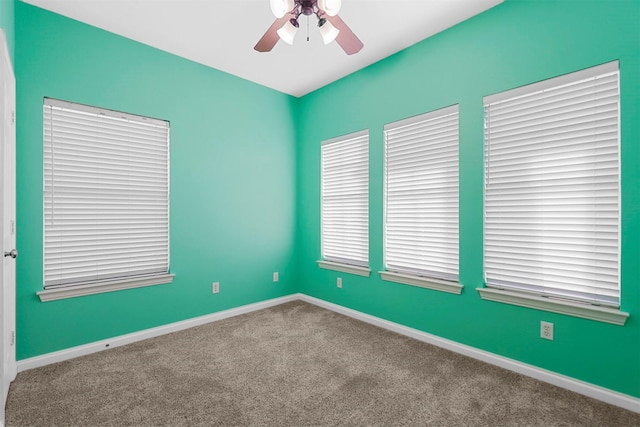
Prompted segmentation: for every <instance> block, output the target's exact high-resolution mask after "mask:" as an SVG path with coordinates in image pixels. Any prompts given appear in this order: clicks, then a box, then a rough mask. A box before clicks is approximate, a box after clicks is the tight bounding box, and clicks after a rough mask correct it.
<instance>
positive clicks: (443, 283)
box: [378, 271, 464, 295]
mask: <svg viewBox="0 0 640 427" xmlns="http://www.w3.org/2000/svg"><path fill="white" fill-rule="evenodd" d="M378 273H379V274H380V277H381V278H382V280H386V281H388V282H396V283H402V284H403V285H410V286H418V287H420V288H426V289H432V290H434V291H441V292H448V293H450V294H457V295H460V294H461V293H462V288H463V287H464V286H462V285H461V284H459V283H456V282H450V281H447V280H440V279H433V278H430V277H421V276H414V275H412V274H401V273H393V272H390V271H379V272H378Z"/></svg>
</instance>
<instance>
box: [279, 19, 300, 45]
mask: <svg viewBox="0 0 640 427" xmlns="http://www.w3.org/2000/svg"><path fill="white" fill-rule="evenodd" d="M299 26H300V24H298V20H297V19H290V20H288V21H287V22H285V24H284V25H283V26H282V27H280V29H279V30H278V31H277V33H278V37H280V40H282V41H283V42H285V43H287V44H293V38H294V37H295V36H296V32H297V31H298V27H299Z"/></svg>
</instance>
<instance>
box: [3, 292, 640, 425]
mask: <svg viewBox="0 0 640 427" xmlns="http://www.w3.org/2000/svg"><path fill="white" fill-rule="evenodd" d="M6 422H7V425H8V426H165V425H166V426H189V425H193V426H342V425H344V426H409V425H412V426H413V425H416V426H640V414H636V413H633V412H630V411H626V410H624V409H620V408H617V407H614V406H611V405H608V404H605V403H602V402H599V401H596V400H593V399H590V398H587V397H584V396H582V395H579V394H576V393H572V392H569V391H566V390H564V389H561V388H558V387H554V386H551V385H548V384H545V383H542V382H539V381H536V380H534V379H531V378H528V377H525V376H522V375H518V374H515V373H513V372H509V371H506V370H503V369H500V368H497V367H494V366H491V365H487V364H484V363H482V362H478V361H476V360H473V359H470V358H467V357H464V356H460V355H458V354H455V353H451V352H449V351H447V350H443V349H440V348H437V347H434V346H431V345H428V344H425V343H422V342H419V341H416V340H413V339H410V338H407V337H404V336H401V335H398V334H395V333H393V332H389V331H386V330H383V329H379V328H377V327H374V326H371V325H369V324H366V323H363V322H360V321H357V320H354V319H351V318H348V317H344V316H342V315H340V314H337V313H334V312H331V311H328V310H325V309H322V308H319V307H316V306H314V305H310V304H307V303H303V302H292V303H287V304H283V305H280V306H277V307H273V308H269V309H265V310H261V311H258V312H254V313H250V314H246V315H242V316H238V317H235V318H230V319H226V320H223V321H219V322H215V323H211V324H208V325H204V326H200V327H196V328H192V329H189V330H186V331H182V332H176V333H173V334H169V335H164V336H161V337H158V338H153V339H149V340H146V341H141V342H138V343H134V344H130V345H127V346H123V347H118V348H114V349H111V350H107V351H103V352H100V353H96V354H92V355H89V356H84V357H81V358H77V359H73V360H69V361H65V362H61V363H57V364H54V365H49V366H45V367H42V368H38V369H33V370H29V371H26V372H21V373H20V374H18V377H17V378H16V380H15V382H14V383H13V384H12V385H11V389H10V391H9V398H8V402H7V416H6Z"/></svg>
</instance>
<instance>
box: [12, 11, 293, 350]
mask: <svg viewBox="0 0 640 427" xmlns="http://www.w3.org/2000/svg"><path fill="white" fill-rule="evenodd" d="M16 30H17V39H16V54H17V57H16V67H15V68H16V78H17V87H18V100H17V115H18V117H19V119H18V127H17V198H18V202H17V221H18V243H17V244H18V248H20V249H19V250H20V257H19V258H18V263H17V328H18V329H17V331H18V332H17V335H18V345H17V358H18V359H24V358H28V357H32V356H36V355H40V354H43V353H48V352H52V351H55V350H60V349H64V348H68V347H71V346H76V345H80V344H84V343H88V342H92V341H96V340H100V339H104V338H109V337H113V336H118V335H121V334H125V333H128V332H133V331H138V330H141V329H145V328H150V327H154V326H158V325H162V324H166V323H169V322H174V321H179V320H183V319H187V318H191V317H195V316H199V315H204V314H208V313H212V312H215V311H219V310H223V309H227V308H230V307H237V306H240V305H244V304H248V303H253V302H256V301H262V300H266V299H269V298H275V297H278V296H282V295H288V294H291V293H293V292H294V291H295V289H296V288H295V281H294V277H295V265H294V261H293V259H294V256H293V247H294V237H295V236H294V232H295V149H296V146H295V133H294V118H295V117H294V114H295V109H296V107H297V103H298V100H297V99H296V98H293V97H290V96H287V95H283V94H281V93H279V92H276V91H273V90H271V89H267V88H264V87H262V86H259V85H256V84H253V83H250V82H247V81H245V80H242V79H239V78H237V77H233V76H231V75H228V74H225V73H222V72H219V71H216V70H213V69H210V68H207V67H204V66H201V65H198V64H196V63H193V62H190V61H187V60H184V59H180V58H178V57H176V56H173V55H170V54H168V53H165V52H162V51H159V50H156V49H153V48H150V47H148V46H144V45H142V44H138V43H135V42H133V41H131V40H128V39H125V38H122V37H119V36H115V35H113V34H110V33H107V32H105V31H102V30H99V29H96V28H93V27H90V26H87V25H84V24H81V23H78V22H76V21H73V20H70V19H67V18H64V17H61V16H59V15H56V14H53V13H50V12H46V11H44V10H42V9H39V8H36V7H33V6H30V5H28V4H26V3H22V2H18V3H17V4H16ZM45 96H47V97H53V98H60V99H64V100H68V101H73V102H78V103H83V104H89V105H96V106H99V107H103V108H109V109H114V110H119V111H125V112H130V113H135V114H140V115H146V116H150V117H157V118H160V119H166V120H169V121H170V122H171V207H170V209H171V213H170V221H171V222H170V227H171V235H170V246H171V253H170V256H171V269H170V270H171V272H173V273H175V275H176V276H175V280H174V283H173V284H170V285H160V286H152V287H146V288H138V289H132V290H126V291H119V292H112V293H106V294H101V295H92V296H85V297H79V298H72V299H67V300H61V301H54V302H47V303H41V302H40V301H39V299H38V298H37V297H36V292H37V291H39V290H41V289H42V101H43V97H45ZM274 271H278V272H279V273H280V281H279V282H278V283H273V282H272V272H274ZM213 281H219V282H220V294H218V295H212V294H211V282H213Z"/></svg>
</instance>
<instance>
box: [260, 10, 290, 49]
mask: <svg viewBox="0 0 640 427" xmlns="http://www.w3.org/2000/svg"><path fill="white" fill-rule="evenodd" d="M289 18H290V16H289V14H286V15H284V16H283V17H282V18H278V19H276V20H275V21H273V24H271V26H270V27H269V29H268V30H267V31H266V32H265V33H264V35H263V36H262V38H261V39H260V40H258V43H256V45H255V46H254V49H255V50H257V51H258V52H270V51H271V49H273V47H274V46H275V45H276V43H278V40H280V37H279V36H278V33H277V31H278V29H279V28H280V27H282V26H283V25H284V24H285V22H287V21H288V20H289Z"/></svg>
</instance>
